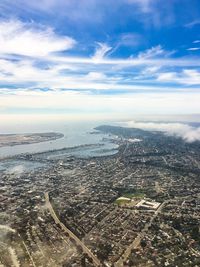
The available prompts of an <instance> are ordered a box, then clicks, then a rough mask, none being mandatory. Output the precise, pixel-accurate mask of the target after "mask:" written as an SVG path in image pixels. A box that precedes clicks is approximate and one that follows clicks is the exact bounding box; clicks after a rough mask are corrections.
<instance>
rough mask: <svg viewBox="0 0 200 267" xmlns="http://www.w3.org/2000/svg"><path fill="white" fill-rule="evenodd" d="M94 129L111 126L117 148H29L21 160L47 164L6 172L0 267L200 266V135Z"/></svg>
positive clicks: (0, 199)
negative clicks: (80, 152) (80, 153)
mask: <svg viewBox="0 0 200 267" xmlns="http://www.w3.org/2000/svg"><path fill="white" fill-rule="evenodd" d="M95 131H96V132H97V133H98V132H99V131H102V132H106V133H108V134H110V139H112V140H113V142H115V143H117V144H118V145H119V148H118V153H116V154H113V155H110V156H101V157H92V158H91V157H89V158H78V157H73V156H69V155H68V156H63V155H62V153H61V154H60V156H55V157H50V158H49V159H48V157H46V156H44V155H45V153H46V152H44V153H35V154H22V155H18V156H15V157H14V159H15V160H23V161H28V162H31V163H37V162H38V163H40V164H43V165H41V166H40V167H38V168H36V169H32V170H31V169H29V170H26V171H25V172H23V173H6V172H4V171H2V172H1V181H0V186H1V189H0V190H1V194H0V203H1V215H0V216H1V217H0V234H1V243H0V266H22V267H26V266H33V267H36V266H52V267H56V266H58V267H59V266H63V267H71V266H73V267H80V266H88V267H92V266H107V267H109V266H110V267H111V266H112V267H125V266H127V267H128V266H137V267H151V266H152V267H153V266H170V267H175V266H178V267H179V266H186V267H190V266H193V267H198V266H199V265H200V234H199V229H200V225H199V224H200V180H199V175H200V161H199V158H200V143H199V141H196V142H194V143H187V142H185V141H183V140H182V139H181V138H177V137H174V136H168V135H165V134H163V133H160V132H150V131H143V130H139V129H134V128H122V127H117V126H100V127H97V128H96V130H95ZM54 152H55V151H54ZM48 153H53V151H52V152H48ZM6 160H8V159H6Z"/></svg>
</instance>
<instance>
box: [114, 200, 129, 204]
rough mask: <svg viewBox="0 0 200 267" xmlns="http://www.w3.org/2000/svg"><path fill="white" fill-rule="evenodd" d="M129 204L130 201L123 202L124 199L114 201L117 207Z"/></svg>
mask: <svg viewBox="0 0 200 267" xmlns="http://www.w3.org/2000/svg"><path fill="white" fill-rule="evenodd" d="M129 202H130V200H125V199H116V200H115V203H116V204H117V205H125V204H127V203H129Z"/></svg>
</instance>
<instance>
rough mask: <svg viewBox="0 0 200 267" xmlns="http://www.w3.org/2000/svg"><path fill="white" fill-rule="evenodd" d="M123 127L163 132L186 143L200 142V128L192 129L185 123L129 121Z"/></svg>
mask: <svg viewBox="0 0 200 267" xmlns="http://www.w3.org/2000/svg"><path fill="white" fill-rule="evenodd" d="M123 126H127V127H130V128H140V129H143V130H149V131H161V132H164V133H165V134H167V135H174V136H177V137H181V138H182V139H183V140H185V141H186V142H194V141H200V127H197V128H195V127H192V126H190V125H188V124H184V123H159V122H136V121H128V122H126V123H123Z"/></svg>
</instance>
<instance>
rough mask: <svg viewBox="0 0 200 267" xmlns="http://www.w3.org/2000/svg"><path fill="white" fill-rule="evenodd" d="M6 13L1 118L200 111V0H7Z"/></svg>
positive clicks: (0, 25)
mask: <svg viewBox="0 0 200 267" xmlns="http://www.w3.org/2000/svg"><path fill="white" fill-rule="evenodd" d="M0 13H1V17H0V119H1V122H6V121H16V120H23V119H30V120H32V119H33V120H36V121H37V120H38V121H39V120H43V119H45V120H46V119H47V120H51V119H52V118H57V119H62V118H67V119H69V120H77V119H80V120H86V119H114V120H122V119H131V118H133V117H134V116H136V117H137V116H140V117H141V114H148V115H155V114H157V115H158V116H159V115H161V117H162V116H164V115H166V116H171V115H173V114H178V115H183V117H184V116H185V114H189V116H190V117H191V116H192V114H200V105H199V103H200V3H199V1H198V0H192V1H189V0H182V1H180V0H172V1H161V0H117V1H114V0H110V1H105V0H101V1H98V0H83V1H77V0H74V1H69V0H65V1H64V0H57V1H56V0H41V1H39V2H30V1H24V0H16V1H15V2H12V3H11V2H10V1H8V0H2V1H1V3H0ZM177 118H178V117H177ZM194 118H198V116H197V115H195V116H194ZM133 119H134V118H133Z"/></svg>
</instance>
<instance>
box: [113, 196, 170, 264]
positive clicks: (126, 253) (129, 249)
mask: <svg viewBox="0 0 200 267" xmlns="http://www.w3.org/2000/svg"><path fill="white" fill-rule="evenodd" d="M167 202H168V200H167V201H165V202H163V203H162V204H161V205H160V206H159V208H158V209H157V210H156V212H155V213H154V214H153V216H152V217H151V219H150V221H149V222H148V223H147V224H146V225H145V227H144V228H143V229H142V231H141V232H140V233H139V234H138V235H137V237H136V238H135V239H134V241H133V243H132V244H131V245H130V246H129V247H128V248H127V249H126V250H125V252H124V254H123V255H122V256H121V257H120V259H119V260H118V261H117V262H116V263H115V267H123V266H124V265H123V262H124V261H126V260H127V258H128V256H129V255H130V253H131V250H132V249H135V248H137V247H138V246H139V244H140V241H141V240H142V238H143V236H144V234H145V232H146V231H147V230H148V229H149V227H150V226H151V225H152V222H153V220H154V219H155V218H156V217H157V215H158V214H159V212H160V211H161V210H162V208H163V206H164V205H165V204H166V203H167Z"/></svg>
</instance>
